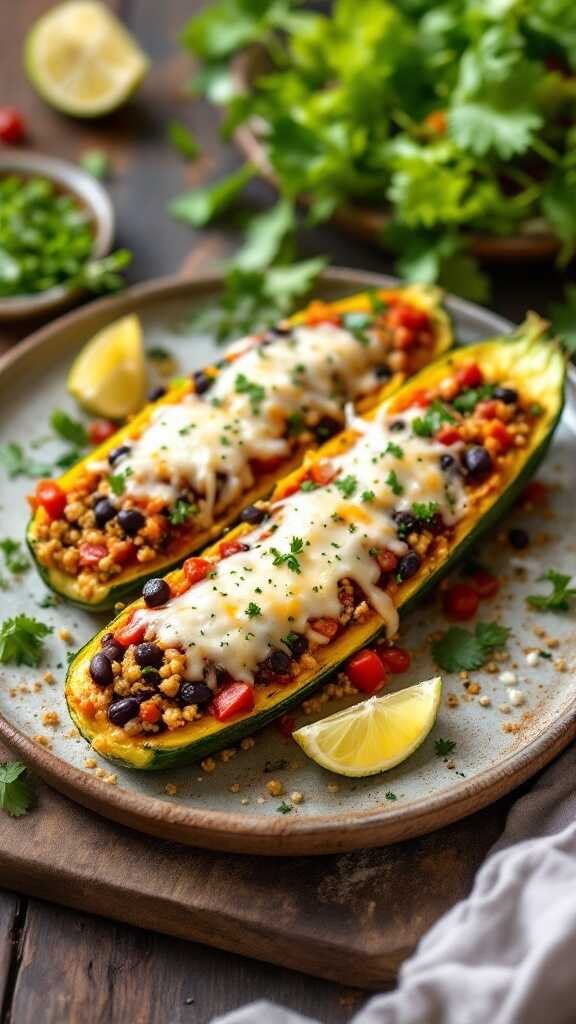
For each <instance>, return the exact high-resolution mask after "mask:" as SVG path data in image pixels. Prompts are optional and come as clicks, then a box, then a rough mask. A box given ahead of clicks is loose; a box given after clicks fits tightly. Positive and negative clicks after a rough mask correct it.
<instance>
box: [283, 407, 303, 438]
mask: <svg viewBox="0 0 576 1024" xmlns="http://www.w3.org/2000/svg"><path fill="white" fill-rule="evenodd" d="M286 425H287V427H288V437H297V436H298V434H301V433H302V431H303V430H304V429H305V427H306V422H305V420H304V417H303V415H302V413H301V412H293V413H291V414H290V416H288V418H287V420H286Z"/></svg>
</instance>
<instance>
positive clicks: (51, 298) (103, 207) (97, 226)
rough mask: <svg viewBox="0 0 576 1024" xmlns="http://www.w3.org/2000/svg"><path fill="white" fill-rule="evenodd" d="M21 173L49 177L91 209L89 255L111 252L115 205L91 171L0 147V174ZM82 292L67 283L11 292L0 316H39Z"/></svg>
mask: <svg viewBox="0 0 576 1024" xmlns="http://www.w3.org/2000/svg"><path fill="white" fill-rule="evenodd" d="M8 174H20V175H22V177H41V178H48V179H49V180H50V181H53V182H54V183H55V184H56V185H58V186H59V187H60V189H62V191H64V192H68V193H69V194H70V195H72V196H73V197H75V198H76V199H77V200H78V201H79V202H80V203H81V205H82V206H84V207H85V208H86V209H87V210H88V211H89V213H90V215H91V217H92V220H93V224H94V245H93V249H92V255H93V257H95V258H96V259H97V258H99V257H101V256H106V254H107V253H108V252H110V247H111V245H112V239H113V237H114V209H113V207H112V203H111V201H110V198H109V196H108V193H107V192H106V191H105V189H104V188H103V187H102V185H101V184H100V182H98V181H96V179H95V178H93V177H92V175H91V174H88V172H87V171H85V170H83V169H82V167H78V166H77V165H76V164H73V163H68V162H67V161H66V160H58V159H57V158H56V157H52V156H45V155H44V154H43V153H34V152H29V151H27V150H26V151H25V150H17V149H2V150H1V151H0V177H5V176H6V175H8ZM81 295H82V290H81V289H79V288H71V287H70V286H68V285H66V284H60V285H57V286H56V287H55V288H49V289H47V291H45V292H38V293H37V294H35V295H14V296H10V297H8V298H0V320H16V319H20V318H23V317H29V318H32V317H40V316H43V315H45V314H46V313H52V312H54V310H56V309H60V308H62V307H63V306H69V305H71V304H72V303H73V302H74V300H75V299H77V298H79V297H80V296H81Z"/></svg>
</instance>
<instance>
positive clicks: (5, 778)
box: [0, 761, 33, 818]
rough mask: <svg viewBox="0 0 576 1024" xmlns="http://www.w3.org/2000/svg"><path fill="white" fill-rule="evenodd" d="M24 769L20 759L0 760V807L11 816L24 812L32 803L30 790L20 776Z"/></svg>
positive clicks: (19, 815) (18, 816) (14, 816)
mask: <svg viewBox="0 0 576 1024" xmlns="http://www.w3.org/2000/svg"><path fill="white" fill-rule="evenodd" d="M25 771H26V765H25V764H21V763H20V761H2V762H0V809H1V810H3V811H6V813H7V814H9V815H10V816H11V817H13V818H20V817H21V816H22V815H23V814H26V812H27V811H28V810H29V809H30V807H31V804H32V800H33V793H32V790H31V788H30V785H29V783H28V782H27V781H26V779H23V778H22V776H23V774H24V772H25Z"/></svg>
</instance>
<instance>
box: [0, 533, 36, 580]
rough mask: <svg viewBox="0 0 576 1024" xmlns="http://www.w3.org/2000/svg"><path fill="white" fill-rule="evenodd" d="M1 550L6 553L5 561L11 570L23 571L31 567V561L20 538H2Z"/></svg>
mask: <svg viewBox="0 0 576 1024" xmlns="http://www.w3.org/2000/svg"><path fill="white" fill-rule="evenodd" d="M0 550H2V552H3V554H4V562H5V563H6V568H7V569H8V570H9V572H13V573H21V572H26V569H29V568H30V562H29V561H28V559H27V558H26V555H25V554H24V552H23V550H22V545H21V543H20V541H19V540H12V539H11V538H10V537H6V538H5V539H4V540H0Z"/></svg>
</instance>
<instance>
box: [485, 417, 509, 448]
mask: <svg viewBox="0 0 576 1024" xmlns="http://www.w3.org/2000/svg"><path fill="white" fill-rule="evenodd" d="M490 437H494V438H495V439H496V441H498V444H499V445H500V447H501V449H502V451H503V452H507V451H508V449H509V448H511V447H512V445H513V444H514V438H513V437H512V434H511V433H510V431H509V430H508V429H507V427H506V426H505V424H504V423H502V422H501V421H500V420H494V421H493V422H492V423H491V424H490Z"/></svg>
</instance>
